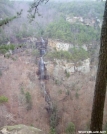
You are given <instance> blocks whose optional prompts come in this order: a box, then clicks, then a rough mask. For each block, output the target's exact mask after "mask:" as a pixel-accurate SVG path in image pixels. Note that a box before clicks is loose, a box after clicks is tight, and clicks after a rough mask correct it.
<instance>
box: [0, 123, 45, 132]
mask: <svg viewBox="0 0 107 134" xmlns="http://www.w3.org/2000/svg"><path fill="white" fill-rule="evenodd" d="M0 134H45V133H43V131H42V130H40V129H37V128H34V127H31V126H26V125H22V124H20V125H15V126H4V127H2V128H1V129H0Z"/></svg>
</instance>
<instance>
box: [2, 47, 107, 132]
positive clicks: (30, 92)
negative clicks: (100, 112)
mask: <svg viewBox="0 0 107 134" xmlns="http://www.w3.org/2000/svg"><path fill="white" fill-rule="evenodd" d="M35 59H36V57H34V56H32V51H31V50H29V51H28V50H27V51H25V52H21V53H19V54H16V55H13V56H12V57H11V58H9V59H6V58H4V57H3V56H0V61H1V68H2V76H1V77H0V87H1V88H0V94H1V95H5V96H7V97H8V99H9V101H8V102H7V104H5V105H0V109H1V112H0V120H1V121H0V126H3V125H13V124H19V123H21V124H26V125H33V126H34V127H37V128H40V129H41V130H43V131H44V132H47V133H48V132H49V131H50V119H49V114H48V112H47V110H46V108H47V104H46V102H45V98H44V94H43V92H42V91H41V90H40V89H41V88H40V81H39V80H38V76H37V75H36V71H37V70H38V67H37V65H36V64H35ZM50 70H51V71H50ZM48 72H50V73H49V75H50V79H49V81H46V83H47V85H46V86H47V89H48V92H49V93H50V96H51V99H52V101H53V103H54V105H55V108H56V111H57V112H56V113H57V126H56V128H57V132H58V133H60V134H62V133H65V130H66V128H67V125H68V123H69V122H73V123H74V124H75V128H76V132H77V131H78V130H87V129H88V127H89V123H90V114H91V107H92V98H93V91H94V80H95V79H94V78H93V77H92V73H93V75H95V71H93V70H91V74H90V73H89V74H79V73H74V74H72V75H71V76H70V77H69V78H67V77H66V75H65V73H64V72H63V71H62V70H61V69H60V68H59V69H58V73H57V71H56V70H55V66H54V64H53V68H52V66H51V67H48ZM29 96H30V97H29ZM29 98H30V99H29ZM27 99H28V100H29V101H27ZM29 102H30V103H29ZM106 102H107V101H106ZM106 109H107V103H106V104H105V111H106ZM52 120H53V119H52ZM52 120H51V121H52ZM106 121H107V114H106V112H105V115H104V124H105V122H106Z"/></svg>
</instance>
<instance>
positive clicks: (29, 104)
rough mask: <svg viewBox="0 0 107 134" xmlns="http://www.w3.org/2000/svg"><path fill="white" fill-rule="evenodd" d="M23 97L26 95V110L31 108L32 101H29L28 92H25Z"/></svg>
mask: <svg viewBox="0 0 107 134" xmlns="http://www.w3.org/2000/svg"><path fill="white" fill-rule="evenodd" d="M25 97H26V103H27V110H31V109H32V101H31V95H30V93H29V92H26V93H25Z"/></svg>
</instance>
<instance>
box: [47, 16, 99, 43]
mask: <svg viewBox="0 0 107 134" xmlns="http://www.w3.org/2000/svg"><path fill="white" fill-rule="evenodd" d="M99 31H100V29H99V28H97V29H94V28H93V27H88V26H86V25H82V24H78V23H74V24H72V25H71V24H70V23H69V22H67V21H66V20H65V18H60V19H59V20H56V21H54V22H52V23H50V24H49V25H48V26H47V29H46V32H45V34H46V35H47V36H48V37H49V38H53V39H60V40H62V41H65V42H69V43H72V44H79V45H82V44H85V43H90V42H92V41H95V40H97V39H99V38H100V32H99Z"/></svg>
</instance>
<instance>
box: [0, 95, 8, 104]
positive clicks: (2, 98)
mask: <svg viewBox="0 0 107 134" xmlns="http://www.w3.org/2000/svg"><path fill="white" fill-rule="evenodd" d="M4 102H8V98H7V97H5V96H0V103H4Z"/></svg>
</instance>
